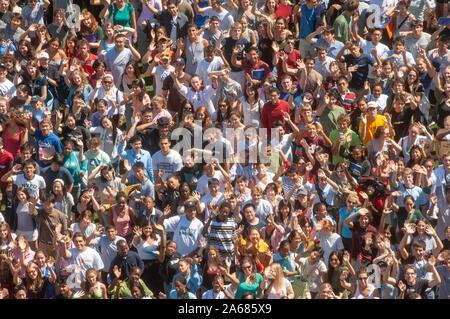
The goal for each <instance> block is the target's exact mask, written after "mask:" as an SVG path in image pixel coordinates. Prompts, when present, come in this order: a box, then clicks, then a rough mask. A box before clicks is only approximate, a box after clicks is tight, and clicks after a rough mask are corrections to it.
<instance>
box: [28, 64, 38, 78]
mask: <svg viewBox="0 0 450 319" xmlns="http://www.w3.org/2000/svg"><path fill="white" fill-rule="evenodd" d="M36 70H37V69H36V67H35V66H33V65H31V64H29V65H27V72H28V74H29V75H30V76H32V77H34V76H36Z"/></svg>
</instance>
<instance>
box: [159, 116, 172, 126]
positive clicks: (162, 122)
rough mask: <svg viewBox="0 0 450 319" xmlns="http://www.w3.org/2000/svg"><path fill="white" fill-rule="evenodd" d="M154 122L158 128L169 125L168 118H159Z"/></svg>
mask: <svg viewBox="0 0 450 319" xmlns="http://www.w3.org/2000/svg"><path fill="white" fill-rule="evenodd" d="M156 122H157V123H158V125H159V126H167V125H169V124H170V120H169V118H167V117H165V116H163V117H160V118H159V119H158V120H157V121H156Z"/></svg>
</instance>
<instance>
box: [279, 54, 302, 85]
mask: <svg viewBox="0 0 450 319" xmlns="http://www.w3.org/2000/svg"><path fill="white" fill-rule="evenodd" d="M301 58H302V55H301V54H300V51H299V50H295V49H294V50H292V52H291V53H289V54H288V55H287V60H286V65H287V67H288V68H290V69H296V68H297V64H296V62H297V60H299V59H301ZM282 63H283V62H282V61H281V60H279V61H278V64H277V72H278V75H277V83H278V84H280V83H281V78H282V77H283V74H284V71H283V64H282ZM293 80H295V79H293Z"/></svg>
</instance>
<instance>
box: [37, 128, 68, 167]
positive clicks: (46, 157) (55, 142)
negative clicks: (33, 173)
mask: <svg viewBox="0 0 450 319" xmlns="http://www.w3.org/2000/svg"><path fill="white" fill-rule="evenodd" d="M34 137H35V139H36V149H37V152H36V162H37V163H38V164H39V166H41V167H44V166H48V165H49V164H50V161H51V160H52V159H53V156H54V155H55V153H62V152H63V147H62V144H61V141H60V140H59V138H58V136H56V135H55V133H53V132H51V133H50V135H49V136H44V135H42V132H41V130H36V133H35V134H34Z"/></svg>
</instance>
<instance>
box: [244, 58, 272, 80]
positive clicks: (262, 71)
mask: <svg viewBox="0 0 450 319" xmlns="http://www.w3.org/2000/svg"><path fill="white" fill-rule="evenodd" d="M242 69H243V70H244V72H245V73H248V74H250V76H251V77H252V79H254V80H258V81H264V80H265V79H266V78H271V77H272V71H271V70H270V68H269V65H268V64H267V63H266V62H264V61H262V60H259V61H258V62H257V63H256V64H255V65H253V64H252V63H251V62H250V61H249V60H244V61H242Z"/></svg>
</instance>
